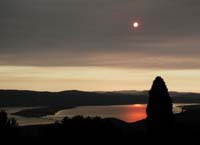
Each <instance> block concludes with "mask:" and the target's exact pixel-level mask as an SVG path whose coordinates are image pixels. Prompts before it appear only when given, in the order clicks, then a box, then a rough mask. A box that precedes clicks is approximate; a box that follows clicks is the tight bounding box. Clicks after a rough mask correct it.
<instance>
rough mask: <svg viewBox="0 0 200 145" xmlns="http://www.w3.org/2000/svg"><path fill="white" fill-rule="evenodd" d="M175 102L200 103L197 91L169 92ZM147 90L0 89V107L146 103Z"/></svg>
mask: <svg viewBox="0 0 200 145" xmlns="http://www.w3.org/2000/svg"><path fill="white" fill-rule="evenodd" d="M171 96H172V98H173V101H174V102H176V103H200V94H198V93H180V92H171ZM147 101H148V91H131V90H130V91H113V92H85V91H77V90H69V91H61V92H38V91H24V90H0V107H17V106H85V105H119V104H121V105H122V104H134V103H147Z"/></svg>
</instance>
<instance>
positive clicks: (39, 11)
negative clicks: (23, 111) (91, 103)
mask: <svg viewBox="0 0 200 145" xmlns="http://www.w3.org/2000/svg"><path fill="white" fill-rule="evenodd" d="M199 18H200V1H199V0H1V1H0V87H1V88H17V89H18V88H19V89H28V87H29V88H30V89H37V90H62V89H84V90H104V89H105V90H114V89H116V90H117V89H120V88H122V89H126V88H127V89H147V88H148V87H147V86H145V85H141V84H142V83H143V82H145V80H146V81H148V80H151V81H152V80H153V78H154V76H156V75H164V76H165V77H166V78H174V79H173V80H172V79H168V81H169V82H171V83H174V84H175V83H177V84H176V86H174V87H173V88H172V90H185V91H190V90H191V91H197V92H200V89H198V88H197V85H198V86H199V88H200V76H199V75H197V72H200V57H199V56H200V54H199V53H200V48H199V46H200V29H199V26H200V19H199ZM134 20H138V21H139V22H140V24H141V27H140V28H139V29H138V30H133V29H132V28H131V22H132V21H134ZM16 66H17V67H16ZM5 68H6V69H5ZM41 69H45V70H46V69H48V72H47V73H46V74H45V73H42V72H41ZM55 69H57V71H58V72H57V71H56V70H55ZM101 69H103V70H104V73H106V74H109V73H111V72H112V74H113V76H115V77H112V81H113V80H114V83H112V81H110V83H112V84H110V85H108V84H107V85H106V87H105V85H104V81H106V82H108V79H107V78H105V77H103V78H102V75H103V74H101V71H100V70H101ZM17 70H22V72H23V74H26V75H28V76H29V78H26V77H23V79H22V80H24V81H25V82H23V81H20V79H21V77H22V76H21V74H20V73H18V72H17ZM30 70H31V72H30ZM111 70H112V71H111ZM135 70H136V71H141V72H142V73H140V78H141V80H140V79H139V78H136V77H137V73H134V72H135ZM55 71H56V72H55ZM66 71H67V72H68V71H69V72H70V73H71V74H72V76H73V77H72V76H70V75H69V74H68V73H67V74H65V75H62V73H61V74H60V72H63V73H66ZM76 71H79V73H78V74H77V72H76ZM93 71H96V72H97V73H96V74H92V75H91V76H90V75H89V76H88V78H87V79H86V80H84V79H83V78H84V77H85V75H84V74H85V73H86V72H87V73H90V72H93ZM110 71H111V72H110ZM119 71H120V72H121V71H122V72H121V73H120V74H121V75H120V78H121V79H120V80H119V76H118V75H116V74H118V72H119ZM129 71H131V72H132V75H131V76H130V77H131V78H128V77H127V76H126V74H127V73H128V72H129ZM168 71H172V72H173V73H168ZM11 72H12V73H11ZM34 72H37V76H38V77H43V76H44V77H45V76H48V74H53V73H55V74H57V75H59V79H58V80H56V83H55V82H52V83H49V82H48V81H50V80H52V79H53V77H47V78H49V79H48V81H47V80H46V81H42V80H41V79H40V80H37V79H35V76H34V75H33V74H34ZM82 72H83V73H82ZM149 72H151V73H152V72H153V73H152V75H151V76H146V74H147V73H149ZM5 74H6V76H5ZM189 74H190V75H189ZM50 76H51V75H50ZM194 76H195V77H196V79H193V77H194ZM16 77H17V78H16ZM70 77H71V78H70ZM19 78H20V79H19ZM56 78H57V77H56ZM66 78H67V79H68V81H67V80H66ZM176 78H177V81H176ZM26 79H27V80H26ZM96 79H98V80H101V81H102V83H100V84H101V85H100V84H98V82H96V81H95V80H96ZM178 79H180V80H183V81H185V84H187V83H188V82H191V83H194V84H191V87H189V88H188V87H186V86H185V85H183V83H181V84H178V83H180V82H179V81H178ZM61 80H62V81H61ZM64 80H66V81H65V82H64ZM89 80H90V81H92V82H93V83H89V82H90V81H89ZM172 81H174V82H172ZM175 81H176V82H175ZM45 82H46V83H45ZM50 82H51V81H50ZM198 82H199V83H198ZM63 83H64V84H63ZM69 83H70V84H71V85H69ZM118 83H119V84H121V85H120V86H118V85H117V84H118ZM72 84H73V85H72ZM95 84H96V85H97V84H98V87H95ZM122 84H123V85H122ZM133 84H134V85H133ZM137 84H138V85H137ZM56 86H59V87H56ZM149 87H150V86H149ZM101 88H102V89H101ZM194 88H195V89H194Z"/></svg>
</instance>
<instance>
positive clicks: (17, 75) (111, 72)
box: [0, 66, 200, 92]
mask: <svg viewBox="0 0 200 145" xmlns="http://www.w3.org/2000/svg"><path fill="white" fill-rule="evenodd" d="M199 74H200V70H192V69H191V70H162V69H131V68H119V67H118V68H112V67H22V66H18V67H17V66H0V88H1V89H28V90H40V91H61V90H71V89H78V90H86V91H97V90H104V91H112V90H147V89H149V88H150V87H151V83H152V81H153V80H154V78H155V77H156V76H157V75H160V76H162V77H163V78H164V79H165V81H166V83H167V85H168V88H169V90H170V91H192V92H200V89H199V86H200V76H199Z"/></svg>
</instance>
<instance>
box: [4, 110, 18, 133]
mask: <svg viewBox="0 0 200 145" xmlns="http://www.w3.org/2000/svg"><path fill="white" fill-rule="evenodd" d="M17 126H18V124H17V121H16V120H15V119H14V118H8V114H7V113H6V112H5V111H0V129H9V128H15V127H17Z"/></svg>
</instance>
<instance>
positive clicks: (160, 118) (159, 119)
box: [146, 77, 174, 135]
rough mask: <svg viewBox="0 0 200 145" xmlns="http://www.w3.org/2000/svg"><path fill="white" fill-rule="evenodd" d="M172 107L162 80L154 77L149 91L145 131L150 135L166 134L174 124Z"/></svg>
mask: <svg viewBox="0 0 200 145" xmlns="http://www.w3.org/2000/svg"><path fill="white" fill-rule="evenodd" d="M172 109H173V105H172V100H171V97H170V95H169V93H168V89H167V87H166V85H165V82H164V80H163V79H162V78H161V77H156V79H155V80H154V82H153V85H152V87H151V90H150V91H149V102H148V105H147V109H146V112H147V131H148V133H149V134H150V135H151V134H159V133H167V132H169V131H170V130H171V129H172V127H173V123H174V115H173V111H172Z"/></svg>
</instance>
